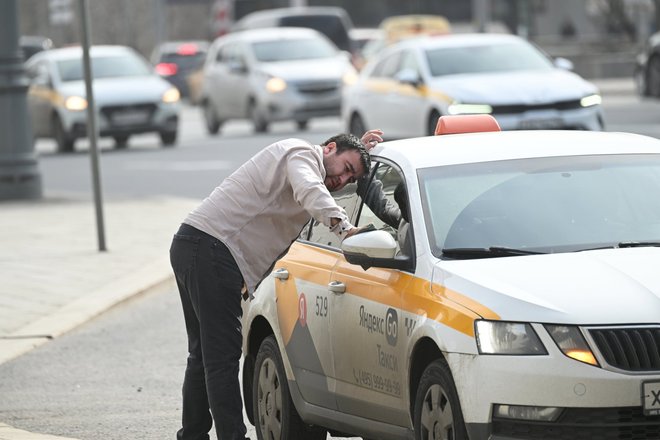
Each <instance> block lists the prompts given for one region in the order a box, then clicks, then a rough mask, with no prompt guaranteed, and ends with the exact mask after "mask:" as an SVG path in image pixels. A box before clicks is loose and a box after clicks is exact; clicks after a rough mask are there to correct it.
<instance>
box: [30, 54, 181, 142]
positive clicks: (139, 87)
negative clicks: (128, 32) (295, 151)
mask: <svg viewBox="0 0 660 440" xmlns="http://www.w3.org/2000/svg"><path fill="white" fill-rule="evenodd" d="M82 56H83V53H82V48H81V47H65V48H60V49H51V50H47V51H42V52H39V53H37V54H35V55H33V56H32V57H30V59H29V60H27V62H26V63H25V68H26V71H27V74H28V77H29V78H30V87H29V89H28V110H29V114H30V117H31V121H32V129H33V132H34V136H35V137H41V138H52V139H54V140H55V141H56V142H57V148H58V150H59V151H61V152H71V151H73V150H74V148H75V141H76V139H79V138H83V137H86V136H87V96H86V92H85V78H84V70H83V60H82ZM90 58H91V65H92V77H93V81H92V82H93V91H94V101H95V104H96V107H97V108H98V127H99V135H100V136H101V137H112V138H114V141H115V146H116V147H117V148H125V147H127V146H128V139H129V138H130V136H132V135H134V134H142V133H156V134H158V135H159V136H160V140H161V143H162V145H163V146H172V145H174V144H175V143H176V138H177V132H178V126H179V111H180V103H179V101H180V93H179V91H178V90H177V88H176V87H174V86H172V85H171V84H170V83H169V82H167V81H166V80H164V79H162V78H161V77H160V76H158V75H157V74H156V73H155V72H154V70H153V69H152V67H151V66H150V65H149V63H148V62H147V60H146V59H144V58H143V57H142V55H140V54H138V53H137V52H136V51H135V50H133V49H131V48H130V47H126V46H112V45H98V46H92V47H91V48H90Z"/></svg>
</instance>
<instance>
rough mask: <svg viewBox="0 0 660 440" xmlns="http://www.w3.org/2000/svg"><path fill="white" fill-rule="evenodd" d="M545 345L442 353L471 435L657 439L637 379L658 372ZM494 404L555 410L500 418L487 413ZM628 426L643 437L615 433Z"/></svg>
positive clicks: (506, 439) (504, 439)
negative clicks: (592, 360)
mask: <svg viewBox="0 0 660 440" xmlns="http://www.w3.org/2000/svg"><path fill="white" fill-rule="evenodd" d="M546 347H548V345H546ZM549 351H550V354H549V355H547V356H483V355H480V356H475V355H465V354H449V355H448V361H449V364H450V367H451V369H452V372H453V374H454V380H455V382H456V383H457V390H458V393H459V398H460V401H461V406H462V409H463V416H464V419H465V422H466V425H467V427H468V430H469V431H470V434H471V435H470V439H474V440H482V439H483V440H486V439H489V440H513V439H515V440H536V439H539V440H540V439H547V438H557V439H559V438H562V439H563V438H584V439H587V438H588V439H600V440H606V439H610V438H612V439H620V438H626V439H631V440H632V439H647V438H660V415H659V416H645V415H644V413H643V410H642V383H643V382H645V381H660V375H659V374H658V373H657V372H656V373H655V374H652V375H639V374H634V375H633V374H624V373H620V372H614V371H607V370H604V369H602V368H599V367H594V366H591V365H587V364H584V363H581V362H578V361H575V360H573V359H570V358H568V357H566V356H565V355H563V353H561V352H559V351H558V350H555V351H552V350H550V349H549ZM475 378H476V379H475ZM498 404H499V405H519V406H531V407H555V408H560V409H561V410H560V411H559V414H560V415H559V416H558V417H557V418H556V420H553V421H541V420H537V421H530V420H522V419H514V418H502V417H499V418H498V417H494V416H493V409H494V406H495V405H498ZM628 430H637V431H641V432H643V435H644V436H641V437H635V436H626V435H623V436H620V435H622V432H625V431H628ZM656 434H657V435H656ZM653 435H656V437H653Z"/></svg>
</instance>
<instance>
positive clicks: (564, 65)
mask: <svg viewBox="0 0 660 440" xmlns="http://www.w3.org/2000/svg"><path fill="white" fill-rule="evenodd" d="M554 64H555V66H556V67H559V68H560V69H564V70H570V71H572V70H573V69H575V65H574V64H573V61H571V60H569V59H568V58H562V57H557V58H555V59H554Z"/></svg>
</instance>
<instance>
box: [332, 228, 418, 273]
mask: <svg viewBox="0 0 660 440" xmlns="http://www.w3.org/2000/svg"><path fill="white" fill-rule="evenodd" d="M341 250H342V252H343V253H344V257H345V258H346V261H348V262H349V263H351V264H356V265H359V266H362V268H363V269H364V270H367V269H368V268H370V267H386V268H391V269H409V268H411V266H412V259H411V258H410V257H397V256H396V251H397V244H396V240H394V237H392V235H391V234H390V233H389V232H387V231H369V232H362V233H359V234H355V235H353V236H351V237H348V238H346V239H345V240H344V241H343V242H342V243H341Z"/></svg>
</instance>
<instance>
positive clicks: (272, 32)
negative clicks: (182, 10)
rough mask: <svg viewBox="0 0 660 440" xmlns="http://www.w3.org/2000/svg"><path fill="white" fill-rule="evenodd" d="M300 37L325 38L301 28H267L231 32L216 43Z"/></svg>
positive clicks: (315, 32) (311, 30)
mask: <svg viewBox="0 0 660 440" xmlns="http://www.w3.org/2000/svg"><path fill="white" fill-rule="evenodd" d="M300 37H320V38H323V39H326V37H325V36H324V35H323V34H322V33H320V32H319V31H316V30H314V29H311V28H302V27H300V28H299V27H273V28H271V27H267V28H258V29H248V30H244V31H236V32H231V33H229V34H226V35H223V36H222V37H220V38H218V39H217V40H216V41H230V40H239V39H240V40H245V41H249V42H253V41H262V40H282V39H290V38H300Z"/></svg>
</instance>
